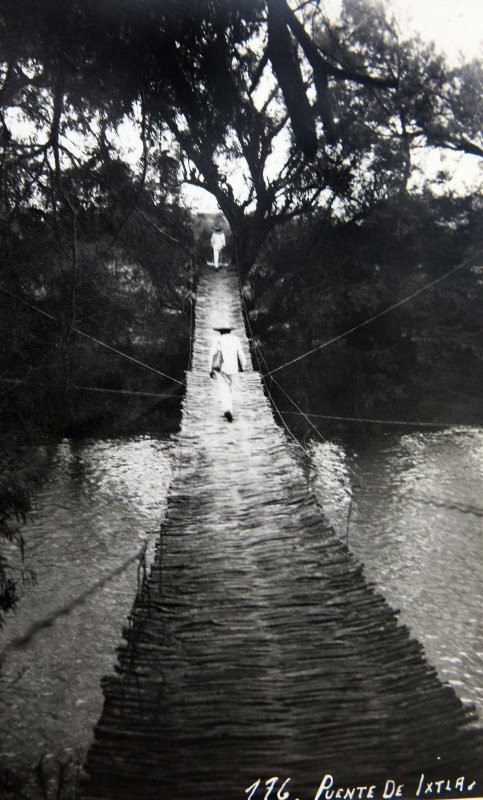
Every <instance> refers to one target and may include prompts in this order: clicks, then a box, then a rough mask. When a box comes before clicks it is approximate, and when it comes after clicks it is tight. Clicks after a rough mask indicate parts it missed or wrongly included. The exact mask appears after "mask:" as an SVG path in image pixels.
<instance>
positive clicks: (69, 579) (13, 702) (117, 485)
mask: <svg viewBox="0 0 483 800" xmlns="http://www.w3.org/2000/svg"><path fill="white" fill-rule="evenodd" d="M171 465H172V444H171V443H170V442H169V440H167V439H164V440H157V439H152V438H149V437H140V438H137V439H130V440H123V441H121V440H107V441H83V442H81V443H79V442H72V441H67V440H65V441H63V442H62V443H61V444H59V445H58V446H57V447H56V448H55V449H54V453H53V457H52V463H51V469H50V473H49V476H48V479H47V481H46V482H45V483H44V485H43V487H42V489H41V490H40V492H39V493H38V494H37V496H36V497H35V498H34V508H33V515H32V521H30V522H29V523H28V524H27V525H26V526H25V528H24V531H23V532H24V535H25V539H26V541H27V551H26V564H25V566H26V567H31V568H33V569H34V570H35V573H36V578H37V582H36V584H35V585H34V586H32V585H23V586H22V585H19V594H20V597H21V599H20V601H19V603H18V605H17V607H16V610H15V612H14V613H13V614H9V615H8V616H7V618H6V624H5V626H4V629H3V631H2V632H1V635H0V650H1V649H3V647H4V646H5V645H8V643H9V642H11V641H12V639H13V638H14V637H18V636H22V635H24V634H25V633H27V632H28V631H29V629H30V628H31V626H32V624H33V623H35V622H37V621H39V620H45V619H46V618H48V617H49V616H52V615H54V616H55V614H56V612H57V611H58V610H59V609H60V608H62V607H63V606H68V605H70V604H72V602H73V601H75V600H76V598H79V597H80V596H81V595H82V594H84V593H85V592H86V590H87V589H89V588H90V587H93V586H95V584H96V583H97V582H98V581H100V580H103V579H108V578H110V576H111V574H112V573H114V575H113V577H112V579H109V580H108V581H107V582H106V583H105V585H104V586H103V587H102V588H100V589H99V590H98V591H94V593H93V594H92V595H90V596H89V597H87V599H86V600H85V602H83V603H82V604H79V605H75V606H74V608H73V609H72V610H71V611H70V613H68V614H66V615H65V616H62V617H60V618H59V619H58V620H57V621H56V622H55V623H54V624H52V625H50V626H49V627H46V628H44V629H42V630H40V631H39V632H38V633H37V634H36V635H35V636H34V637H33V638H32V639H31V641H30V642H29V644H28V645H27V646H25V647H23V648H21V649H15V650H12V651H10V652H9V653H8V654H7V657H6V660H5V664H4V667H3V670H2V676H1V681H0V696H1V697H2V701H1V705H0V712H1V718H2V724H1V729H0V741H1V745H0V749H1V753H0V757H1V759H2V762H3V763H4V764H5V763H7V764H9V763H12V764H19V763H23V764H28V763H31V764H33V763H34V762H35V761H37V760H38V759H39V757H40V755H41V754H42V753H52V752H60V751H61V750H63V749H64V748H69V747H71V748H74V749H75V750H77V751H78V752H82V749H83V748H84V747H85V746H87V745H88V743H89V741H90V738H91V735H92V726H93V725H94V724H95V723H96V721H97V719H98V717H99V716H100V712H101V710H102V701H103V698H102V693H101V688H100V679H101V677H102V675H104V674H106V673H108V672H111V671H112V665H113V662H114V651H115V648H116V646H117V644H118V643H119V641H120V636H121V629H122V626H123V625H124V623H125V620H126V617H127V615H128V613H129V611H130V609H131V606H132V603H133V600H134V596H135V593H136V588H137V569H138V565H139V562H137V561H132V562H131V564H130V565H129V567H128V568H127V569H125V570H124V571H122V572H121V573H120V574H115V573H116V571H117V570H119V568H120V567H121V566H122V565H123V564H124V563H125V562H126V561H128V560H129V559H131V558H132V557H133V556H134V557H135V556H136V553H138V552H140V551H142V547H143V545H144V543H145V542H146V543H147V552H148V556H149V555H152V552H153V548H154V539H155V535H156V533H157V532H158V531H159V524H160V520H161V518H162V515H163V511H164V505H165V501H166V492H167V487H168V483H169V479H170V474H171ZM8 556H9V560H10V561H12V560H14V559H15V558H17V559H18V554H17V553H16V552H15V551H14V550H13V549H11V551H10V552H9V554H8Z"/></svg>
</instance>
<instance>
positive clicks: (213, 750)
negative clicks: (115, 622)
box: [84, 268, 481, 800]
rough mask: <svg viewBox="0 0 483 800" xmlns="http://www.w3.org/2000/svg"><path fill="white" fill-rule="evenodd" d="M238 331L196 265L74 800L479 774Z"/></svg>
mask: <svg viewBox="0 0 483 800" xmlns="http://www.w3.org/2000/svg"><path fill="white" fill-rule="evenodd" d="M220 315H221V316H223V317H227V316H228V317H229V318H230V319H231V320H232V322H233V325H234V328H235V330H236V332H237V334H238V336H239V338H240V339H241V341H242V346H243V348H244V351H245V354H246V357H247V363H248V365H249V368H248V371H247V372H246V373H245V374H243V375H241V376H240V381H239V385H238V388H237V392H236V396H235V419H234V421H233V423H231V424H230V423H228V422H227V421H226V420H224V419H223V416H222V412H221V408H220V406H219V401H218V396H217V389H216V386H215V382H214V381H210V379H209V377H208V368H207V365H208V353H209V349H210V346H211V341H212V336H213V332H212V327H213V325H215V324H216V323H217V322H218V320H219V318H220ZM244 331H245V329H244V323H243V318H242V312H241V306H240V293H239V287H238V278H237V274H236V272H235V270H234V269H233V268H229V269H225V270H223V271H220V272H214V271H208V270H206V271H205V272H204V273H203V274H202V275H201V276H200V280H199V284H198V290H197V305H196V324H195V335H194V342H193V358H192V366H191V370H190V371H189V372H188V374H187V389H186V395H185V399H184V408H183V419H182V426H181V430H180V433H179V437H178V455H177V462H176V466H175V474H174V477H173V480H172V484H171V488H170V492H169V499H168V508H167V513H166V517H165V520H164V523H163V526H162V531H161V535H160V539H159V542H158V544H157V551H156V557H155V560H154V563H153V567H152V570H151V573H150V575H149V578H148V579H147V580H146V582H145V583H144V585H143V587H142V590H141V591H140V593H139V594H138V596H137V598H136V600H135V603H134V606H133V609H132V613H131V615H130V618H129V623H128V625H127V626H126V628H125V630H124V641H123V645H122V646H121V647H120V649H119V658H118V663H117V665H116V668H115V674H112V675H109V676H107V677H105V678H104V680H103V688H104V693H105V705H104V711H103V714H102V716H101V719H100V720H99V723H98V725H97V727H96V730H95V741H94V742H93V743H92V746H91V748H90V752H89V755H88V759H87V762H86V771H87V780H86V783H85V786H84V798H85V800H94V798H96V799H97V800H100V799H102V798H105V800H108V798H109V799H112V800H114V799H116V800H124V799H125V800H133V799H134V798H136V800H155V799H156V800H164V798H179V800H194V798H203V799H206V800H231V799H232V798H241V797H246V796H247V792H246V790H247V789H248V787H253V786H254V784H256V782H257V780H258V779H260V781H265V780H266V779H269V778H270V777H271V776H279V777H280V779H281V778H282V777H283V779H284V780H286V779H288V778H291V783H290V797H291V798H293V800H295V798H300V800H308V799H309V798H313V797H314V796H315V793H316V790H317V787H318V786H319V784H320V780H321V777H322V776H323V775H324V773H331V774H332V775H333V776H335V778H336V780H337V783H338V785H342V784H346V785H351V786H353V785H355V784H356V783H357V782H359V783H361V782H362V783H363V784H364V785H368V784H379V785H381V784H382V785H384V781H385V780H386V779H388V778H396V780H397V781H398V782H399V783H402V782H406V783H407V784H409V785H414V786H415V785H417V782H418V780H419V776H420V774H421V772H424V773H425V774H426V775H428V776H431V775H432V776H434V777H445V778H446V779H450V778H452V777H454V778H456V777H458V776H461V775H468V776H470V775H474V776H475V777H476V772H475V770H476V769H477V764H478V763H479V748H480V747H481V738H480V734H479V732H478V730H477V729H476V728H475V727H474V721H475V720H474V716H473V713H472V712H471V710H468V709H467V708H466V707H464V706H463V705H462V704H461V702H460V701H459V700H458V698H457V697H456V695H455V693H454V692H453V690H452V689H451V688H450V687H448V686H445V685H443V684H442V683H441V682H440V680H439V679H438V677H437V674H436V672H435V670H434V669H433V668H432V667H431V665H430V664H428V662H427V661H426V659H425V656H424V652H423V649H422V647H421V645H420V644H419V643H418V642H417V641H415V640H414V639H412V638H411V636H410V634H409V632H408V630H407V629H406V628H405V627H404V626H402V625H401V624H399V623H398V619H397V615H396V613H395V612H394V611H393V610H392V609H391V608H390V607H389V606H388V604H387V603H386V601H385V600H384V598H383V597H382V596H381V595H380V594H378V592H377V591H376V590H375V588H374V587H373V586H371V585H369V584H368V582H367V581H366V579H365V577H364V574H363V571H362V568H361V565H359V564H358V563H357V562H356V561H355V559H354V558H353V557H352V556H351V554H350V552H349V551H348V550H347V548H346V546H345V545H344V543H343V542H341V541H340V539H339V537H338V536H337V535H336V533H335V532H334V530H333V529H332V528H331V526H330V525H329V523H328V521H327V520H326V518H325V517H324V515H323V510H322V509H320V508H319V506H318V505H317V502H316V500H315V497H314V495H313V494H312V492H311V490H310V488H309V487H308V485H307V481H306V479H305V476H304V472H303V469H302V466H301V464H300V463H299V460H298V459H297V457H296V454H295V452H294V448H293V446H291V445H290V443H289V442H288V440H287V438H286V436H285V433H284V432H283V430H282V429H281V428H280V427H279V426H278V425H277V424H276V422H275V420H274V417H273V414H272V410H271V406H270V403H269V401H268V399H267V398H266V396H265V393H264V389H263V385H262V380H261V376H260V374H259V372H257V371H254V370H253V368H252V362H251V359H250V352H249V345H248V339H247V337H246V335H245V332H244ZM441 764H443V765H444V771H445V772H444V776H440V765H441ZM287 786H288V784H287ZM254 792H255V790H253V793H254ZM260 796H263V794H261V795H260ZM256 797H258V795H256Z"/></svg>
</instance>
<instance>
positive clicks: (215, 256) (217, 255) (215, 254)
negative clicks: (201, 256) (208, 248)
mask: <svg viewBox="0 0 483 800" xmlns="http://www.w3.org/2000/svg"><path fill="white" fill-rule="evenodd" d="M220 253H221V250H218V248H216V247H214V248H213V262H214V264H215V269H218V265H219V260H220Z"/></svg>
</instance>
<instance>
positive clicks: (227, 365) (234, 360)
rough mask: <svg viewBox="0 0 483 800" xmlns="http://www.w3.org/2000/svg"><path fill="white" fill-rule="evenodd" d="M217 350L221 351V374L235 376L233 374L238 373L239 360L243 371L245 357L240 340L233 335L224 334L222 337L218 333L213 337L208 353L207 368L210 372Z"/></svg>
mask: <svg viewBox="0 0 483 800" xmlns="http://www.w3.org/2000/svg"><path fill="white" fill-rule="evenodd" d="M218 350H221V354H222V356H223V363H222V365H221V371H222V372H225V373H226V374H227V375H235V373H237V372H238V359H240V366H241V368H242V369H245V364H246V360H245V355H244V353H243V350H242V346H241V344H240V340H239V338H238V336H235V334H234V333H224V334H223V335H222V334H221V333H220V334H219V335H218V336H215V338H214V340H213V345H212V347H211V351H210V360H209V367H208V368H209V370H210V372H211V368H212V367H211V365H212V362H213V356H214V355H215V353H216V352H217V351H218Z"/></svg>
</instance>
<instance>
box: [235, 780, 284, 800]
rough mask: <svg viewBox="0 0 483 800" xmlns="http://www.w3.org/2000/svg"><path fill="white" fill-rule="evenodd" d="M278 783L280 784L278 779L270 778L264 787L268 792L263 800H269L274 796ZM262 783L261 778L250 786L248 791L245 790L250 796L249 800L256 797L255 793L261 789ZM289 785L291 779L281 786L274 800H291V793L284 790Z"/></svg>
mask: <svg viewBox="0 0 483 800" xmlns="http://www.w3.org/2000/svg"><path fill="white" fill-rule="evenodd" d="M278 782H279V779H278V777H274V778H269V779H268V780H266V781H265V783H264V784H263V786H264V787H266V789H267V791H266V792H265V794H264V797H263V800H269V797H270V795H271V794H272V792H273V790H274V789H275V787H276V785H277V783H278ZM261 783H262V781H261V778H259V779H258V780H257V781H255V783H252V785H251V786H249V787H248V789H245V794H246V795H248V797H247V800H252V798H254V797H255V793H256V791H257V789H259V788H260V785H261ZM288 783H290V778H287V780H286V781H284V782H283V783H282V785H281V786H280V788H279V790H278V792H277V794H276V795H273V798H274V800H275V798H276V800H289V797H290V792H285V791H284V788H285V786H287V784H288ZM262 791H263V788H262Z"/></svg>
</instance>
